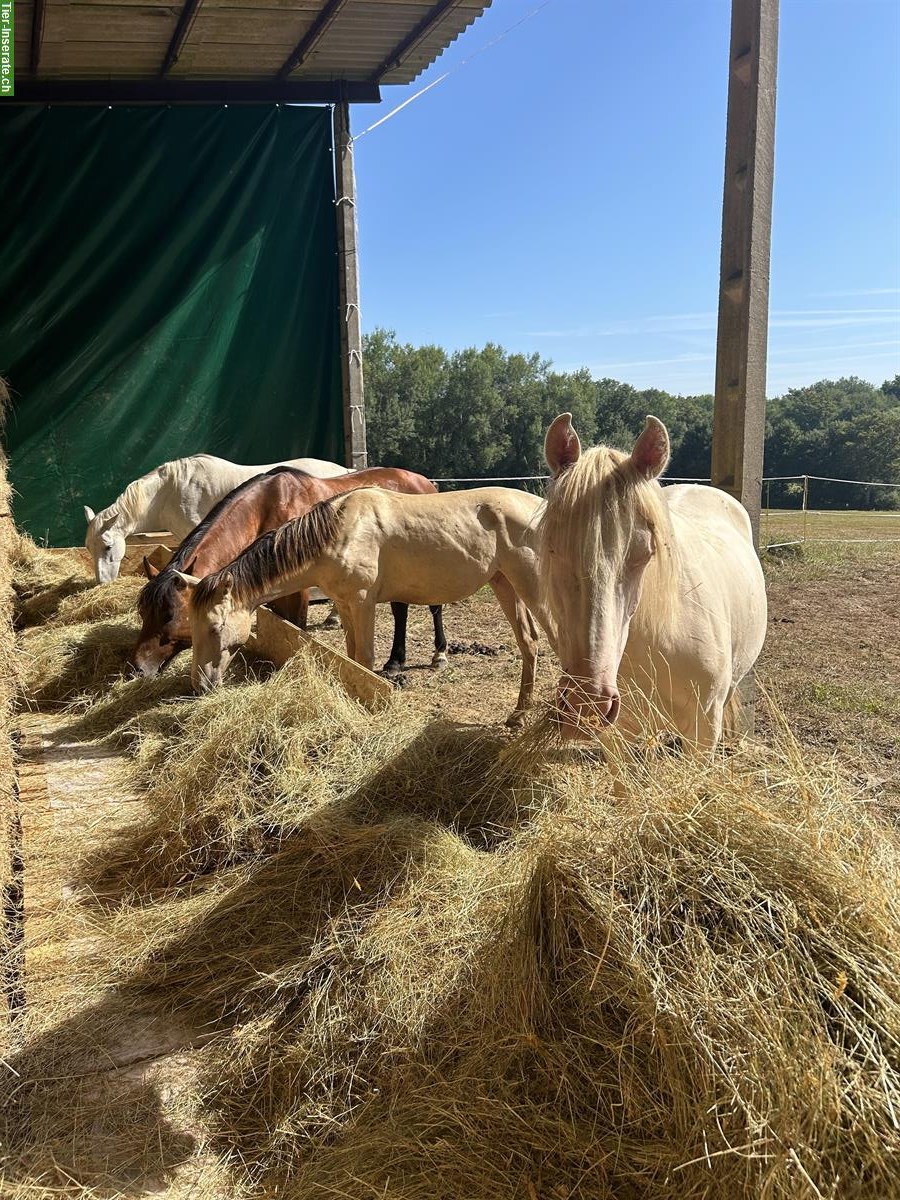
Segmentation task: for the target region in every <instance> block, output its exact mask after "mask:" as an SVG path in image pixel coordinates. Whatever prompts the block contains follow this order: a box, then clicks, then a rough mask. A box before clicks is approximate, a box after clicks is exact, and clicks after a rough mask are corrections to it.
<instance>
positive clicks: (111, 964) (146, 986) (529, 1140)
mask: <svg viewBox="0 0 900 1200" xmlns="http://www.w3.org/2000/svg"><path fill="white" fill-rule="evenodd" d="M48 628H49V627H48ZM79 628H81V627H77V626H76V627H71V626H70V627H68V629H69V631H70V632H69V634H67V636H69V637H71V636H72V630H73V629H79ZM78 636H83V635H81V634H79V635H78ZM67 669H68V668H67V667H66V666H65V665H63V666H62V667H61V668H60V670H61V671H63V672H65V671H66V670H67ZM50 675H51V672H50V670H49V668H48V670H47V671H46V672H45V673H44V675H42V676H41V683H40V686H42V687H51V684H52V680H51V678H50ZM176 678H177V677H175V676H173V680H175V679H176ZM66 686H68V685H66ZM157 686H158V688H159V689H160V690H157V691H148V690H142V689H141V685H140V684H134V685H133V684H131V683H128V682H121V683H118V684H116V685H115V688H114V689H113V694H111V695H104V696H103V697H102V698H101V699H100V700H98V701H95V702H93V703H90V694H91V693H90V689H87V690H85V689H83V690H82V701H81V703H80V704H79V706H78V707H77V708H76V709H73V710H72V711H71V712H70V715H69V716H68V718H67V725H66V729H67V731H68V733H67V736H72V735H73V731H77V730H80V731H81V735H82V736H100V735H102V736H104V737H109V736H112V739H113V740H114V741H115V743H116V744H117V745H120V746H127V747H129V748H130V751H131V752H133V754H134V760H133V769H132V784H133V786H134V787H135V788H137V789H139V790H140V791H141V793H142V794H143V795H144V797H145V800H146V806H145V810H144V812H143V813H142V814H140V815H138V816H136V818H135V819H134V821H133V822H132V823H131V824H129V825H127V826H126V827H125V828H123V829H121V830H120V831H119V832H118V833H117V834H115V835H114V836H112V837H109V838H104V839H101V840H100V841H98V840H97V838H96V837H95V838H94V840H93V842H92V846H93V849H92V851H91V853H89V854H87V855H85V854H83V853H82V854H81V855H80V862H79V865H78V867H77V870H76V872H75V874H76V875H77V877H78V880H79V883H80V885H81V887H82V888H83V889H84V893H85V898H84V902H83V907H82V910H81V916H80V919H81V920H84V919H85V916H84V914H85V913H87V914H92V916H91V920H92V921H93V922H94V936H93V939H92V940H91V944H90V945H89V946H87V947H82V948H81V949H80V950H79V949H78V948H76V949H75V950H73V956H70V958H69V960H68V961H69V965H70V971H69V974H68V977H67V978H66V980H65V996H66V998H65V1002H63V998H62V993H63V984H62V982H61V983H60V984H59V985H58V988H59V998H58V1000H57V1001H56V1003H57V1004H58V1006H59V1014H60V1015H59V1017H58V1019H56V1020H55V1021H54V1019H53V1018H52V1016H51V1017H50V1018H48V1019H46V1020H45V1022H44V1024H43V1026H42V1028H41V1030H40V1032H39V1033H37V1034H35V1036H34V1037H33V1038H32V1040H31V1041H30V1043H29V1044H28V1045H27V1046H26V1048H25V1050H24V1051H23V1053H22V1054H21V1055H20V1056H19V1057H18V1058H16V1059H15V1060H14V1062H13V1065H14V1066H15V1067H16V1069H17V1070H19V1072H20V1076H21V1079H20V1080H19V1081H18V1082H17V1084H16V1085H15V1088H14V1089H13V1090H12V1092H11V1094H10V1097H9V1100H10V1103H9V1104H8V1105H7V1106H6V1114H7V1115H6V1120H7V1122H8V1123H9V1125H10V1127H11V1129H12V1142H11V1150H10V1154H9V1157H8V1159H7V1163H6V1167H5V1172H6V1176H5V1180H6V1181H5V1183H4V1188H5V1190H4V1191H3V1195H4V1196H8V1197H10V1198H11V1200H24V1197H26V1196H29V1197H33V1196H47V1197H49V1196H50V1195H59V1194H65V1195H72V1196H83V1197H87V1196H88V1195H96V1194H101V1195H105V1196H111V1195H125V1194H128V1195H130V1194H134V1193H135V1192H136V1191H139V1190H141V1189H143V1190H146V1189H147V1186H148V1180H155V1181H156V1183H157V1185H159V1181H160V1180H163V1181H166V1180H170V1179H171V1177H172V1176H173V1175H174V1176H175V1177H176V1184H174V1185H173V1191H172V1193H171V1194H173V1195H175V1194H187V1181H190V1184H191V1188H192V1190H191V1191H190V1194H191V1195H192V1196H196V1197H202V1198H204V1200H205V1198H207V1197H208V1198H210V1200H211V1198H212V1197H213V1196H222V1195H227V1196H229V1197H240V1196H248V1197H249V1196H251V1195H252V1196H254V1197H276V1196H278V1197H289V1198H290V1200H306V1198H307V1197H309V1198H312V1197H319V1196H330V1197H353V1198H357V1197H368V1196H371V1197H391V1198H392V1200H463V1198H466V1200H468V1198H471V1197H477V1198H479V1200H501V1198H503V1200H507V1198H508V1197H510V1196H522V1197H526V1198H528V1200H562V1198H565V1197H572V1198H575V1197H578V1198H581V1197H585V1198H594V1197H596V1198H598V1200H607V1198H608V1200H613V1198H616V1200H621V1198H623V1197H635V1198H638V1197H646V1198H648V1200H649V1198H651V1197H652V1198H654V1200H657V1198H660V1200H670V1198H671V1200H675V1198H676V1197H677V1198H678V1200H694V1198H697V1200H699V1198H700V1197H704V1198H706V1197H722V1198H723V1200H725V1198H728V1200H731V1198H733V1197H745V1198H747V1200H749V1198H751V1197H752V1198H754V1200H755V1198H757V1197H765V1198H766V1200H781V1198H784V1200H787V1198H793V1197H831V1198H834V1200H837V1198H840V1200H845V1198H851V1200H852V1198H856V1197H859V1198H862V1197H873V1196H878V1197H890V1196H893V1195H896V1194H897V1191H898V1189H897V1182H896V1181H897V1178H898V1166H900V1163H898V1154H900V1133H898V1124H900V1077H898V1062H900V1055H898V1046H900V939H898V930H900V912H898V899H897V897H898V883H900V870H898V867H900V860H898V853H897V845H896V841H895V838H894V836H893V833H892V831H891V830H890V829H888V828H886V827H885V826H883V825H882V824H880V823H879V822H878V821H877V820H875V819H874V818H873V817H872V816H871V815H870V814H869V812H868V809H867V807H866V804H865V803H864V801H863V800H862V799H861V798H860V796H859V795H858V793H857V792H856V791H855V790H854V787H853V786H852V784H851V783H850V782H849V781H848V779H847V778H846V777H845V775H843V774H842V772H841V771H840V769H839V767H838V766H837V765H835V764H834V763H829V762H827V761H826V762H820V761H807V759H806V757H805V755H804V753H803V752H802V751H801V749H800V748H799V747H798V746H797V745H796V744H795V743H794V742H793V741H792V740H791V739H790V737H789V735H788V734H787V733H786V731H784V730H782V731H781V733H780V734H779V736H778V738H777V739H776V744H775V745H772V746H769V747H764V746H761V745H759V744H754V743H752V742H745V743H743V744H742V745H741V746H739V747H737V748H736V749H735V751H734V752H733V753H727V754H722V755H720V756H719V757H717V758H716V759H715V761H713V762H702V763H698V762H697V761H695V760H692V759H689V758H687V757H684V756H679V755H673V754H659V753H658V752H657V751H656V748H655V747H645V748H642V749H641V751H640V752H639V753H634V752H633V751H632V750H630V749H628V748H626V747H624V746H623V745H622V744H621V743H619V742H618V741H617V740H616V739H615V738H612V739H609V740H608V741H607V742H606V744H605V746H604V748H603V754H602V756H601V755H600V754H599V753H598V752H597V751H596V750H593V751H589V752H579V751H571V750H568V749H563V748H561V747H559V746H558V745H557V744H556V742H555V736H554V734H553V730H552V728H551V726H550V725H549V724H548V722H547V721H546V719H545V718H539V719H538V720H537V722H536V723H535V725H534V727H533V729H532V730H531V731H529V732H527V733H526V734H525V735H524V736H523V738H522V739H521V740H520V741H518V742H509V741H506V740H504V738H503V737H501V736H500V735H495V734H494V733H492V732H490V731H478V730H472V729H471V728H467V727H459V726H453V725H450V724H447V723H443V724H437V725H435V724H428V723H426V722H425V721H424V720H423V719H422V717H421V716H420V715H418V714H417V712H416V708H415V703H414V699H407V698H406V697H405V696H398V698H397V700H396V702H395V703H394V704H392V705H390V706H389V707H388V708H387V709H386V710H385V711H384V712H382V713H378V714H374V715H372V714H369V713H367V712H365V710H363V709H362V708H360V707H359V706H357V705H356V704H355V703H354V702H353V701H351V700H349V699H348V698H347V697H346V696H345V695H344V694H343V693H342V692H341V691H340V690H339V689H338V688H337V687H336V686H335V684H334V683H333V682H331V681H330V680H328V679H326V678H324V677H323V676H321V675H319V674H318V673H317V672H316V670H315V669H314V667H313V666H312V665H310V664H305V663H303V662H296V661H295V663H294V664H293V665H292V666H291V667H290V668H288V669H287V670H285V671H282V672H279V673H278V674H276V675H274V676H273V677H272V678H271V679H269V680H267V681H261V680H254V679H252V678H248V679H247V680H245V681H244V682H242V683H239V684H237V685H235V686H231V687H228V688H226V689H224V690H222V691H220V692H218V693H216V694H213V695H211V696H208V697H205V698H204V699H203V700H202V701H199V702H194V701H190V700H185V699H184V698H183V697H182V696H179V695H178V694H177V689H174V687H173V691H172V692H170V693H166V692H165V691H164V690H162V688H163V685H162V683H160V684H158V685H157ZM51 690H52V689H51ZM61 690H65V689H64V688H57V691H61ZM85 697H87V699H85ZM86 704H87V707H85V705H86ZM92 722H93V724H92ZM110 730H112V731H113V732H112V735H110ZM601 759H602V761H601ZM79 954H81V955H82V959H79V957H78V956H79ZM85 956H87V957H85ZM88 961H90V962H92V963H94V964H95V970H94V971H93V973H92V972H91V971H89V970H87V969H84V970H82V971H79V970H78V964H79V962H85V963H86V962H88ZM73 976H74V979H73ZM82 976H83V978H82ZM44 995H45V1003H46V1004H47V1005H48V1006H49V1008H50V1010H51V1013H52V1006H53V1002H54V1001H53V988H52V985H51V983H50V982H49V981H48V982H47V983H46V984H45V988H44ZM129 1021H131V1022H132V1024H135V1023H137V1024H140V1023H141V1022H143V1023H147V1022H151V1023H153V1022H156V1023H157V1024H161V1025H164V1024H165V1023H166V1022H176V1023H177V1025H178V1027H179V1028H181V1029H182V1030H184V1031H185V1033H184V1037H185V1039H188V1038H190V1039H193V1045H194V1047H195V1048H194V1050H193V1051H192V1053H191V1054H190V1055H189V1062H188V1065H187V1066H185V1068H184V1069H183V1071H182V1074H181V1076H180V1077H179V1084H178V1086H177V1087H175V1086H173V1087H172V1088H170V1090H169V1091H168V1092H166V1091H165V1089H162V1090H160V1089H158V1088H156V1087H151V1086H150V1085H149V1084H148V1083H147V1081H146V1078H145V1077H141V1078H142V1082H141V1083H140V1084H134V1085H133V1086H132V1087H131V1089H130V1090H129V1089H128V1088H126V1087H125V1085H124V1083H123V1082H122V1078H121V1077H119V1076H115V1077H112V1076H109V1077H107V1076H104V1077H102V1079H101V1080H100V1081H99V1082H96V1083H95V1084H92V1086H91V1087H90V1088H88V1087H86V1086H83V1085H82V1084H81V1083H79V1082H78V1078H76V1077H79V1072H81V1073H82V1074H83V1072H84V1070H85V1064H86V1062H90V1061H91V1056H92V1055H93V1059H94V1061H96V1060H97V1058H98V1057H101V1058H102V1056H103V1054H104V1053H105V1048H108V1046H109V1044H110V1039H111V1038H113V1036H114V1034H115V1031H117V1030H121V1029H122V1028H123V1027H127V1025H128V1023H129ZM113 1078H115V1079H117V1080H118V1082H117V1083H116V1085H115V1087H114V1086H113V1083H112V1082H111V1080H112V1079H113ZM73 1080H74V1082H72V1083H71V1086H70V1085H69V1081H73ZM116 1087H117V1088H118V1089H119V1091H115V1088H116ZM111 1089H112V1092H115V1095H113V1094H112V1092H111ZM123 1092H124V1094H121V1093H123ZM167 1096H168V1099H167ZM26 1111H27V1114H28V1121H27V1122H25V1121H24V1120H23V1119H22V1114H23V1112H26ZM124 1115H128V1116H130V1117H133V1118H134V1120H133V1122H132V1123H131V1124H130V1125H129V1126H128V1128H129V1129H130V1130H131V1132H130V1133H128V1134H127V1135H126V1134H125V1132H124V1129H123V1120H124ZM123 1156H124V1159H125V1160H126V1161H127V1170H126V1167H125V1166H124V1165H123ZM192 1171H193V1174H192V1173H191V1172H192ZM73 1180H75V1181H77V1184H78V1186H76V1185H75V1184H74V1183H73V1182H72V1181H73ZM178 1180H180V1181H181V1183H180V1184H179V1183H178V1182H177V1181H178ZM54 1187H55V1188H57V1189H59V1190H57V1191H55V1192H53V1191H51V1190H50V1189H51V1188H54ZM179 1187H181V1188H182V1191H180V1192H179V1190H178V1189H179ZM79 1189H80V1190H79Z"/></svg>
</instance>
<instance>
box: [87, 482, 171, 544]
mask: <svg viewBox="0 0 900 1200" xmlns="http://www.w3.org/2000/svg"><path fill="white" fill-rule="evenodd" d="M162 486H163V479H162V476H161V474H160V472H159V471H158V470H156V471H151V472H150V473H149V474H148V475H142V476H141V478H140V479H135V480H134V481H133V482H132V483H129V485H128V487H127V488H126V489H125V491H124V492H123V493H122V494H121V496H119V498H118V499H117V500H116V502H115V504H111V505H110V506H109V508H108V509H106V510H104V511H105V512H109V513H112V512H113V511H115V516H116V520H115V524H116V528H117V529H119V530H120V531H121V532H122V533H124V534H126V535H127V534H129V533H135V532H141V531H142V530H149V529H152V528H153V521H154V519H155V518H156V515H157V509H158V507H159V502H160V493H161V489H162ZM101 515H104V514H101Z"/></svg>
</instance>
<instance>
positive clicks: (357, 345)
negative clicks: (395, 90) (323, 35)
mask: <svg viewBox="0 0 900 1200" xmlns="http://www.w3.org/2000/svg"><path fill="white" fill-rule="evenodd" d="M334 168H335V189H336V200H335V203H336V205H337V240H338V264H337V266H338V288H339V302H338V303H339V320H340V326H341V379H342V381H343V389H344V461H345V462H346V464H347V466H348V467H353V469H354V470H362V469H364V468H365V467H366V465H367V463H368V457H367V454H366V410H365V404H364V399H363V363H362V328H361V322H360V315H359V256H358V252H357V227H356V176H355V173H354V170H353V141H352V139H351V137H350V105H349V104H348V103H347V101H346V100H340V101H338V103H337V104H335V106H334Z"/></svg>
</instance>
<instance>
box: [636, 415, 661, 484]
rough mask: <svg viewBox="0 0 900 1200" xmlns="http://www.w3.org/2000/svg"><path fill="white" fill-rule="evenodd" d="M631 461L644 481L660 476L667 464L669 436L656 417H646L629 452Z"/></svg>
mask: <svg viewBox="0 0 900 1200" xmlns="http://www.w3.org/2000/svg"><path fill="white" fill-rule="evenodd" d="M631 461H632V462H633V463H634V465H635V467H636V468H637V471H638V473H639V474H640V475H643V476H644V478H645V479H655V478H656V477H657V475H662V473H663V471H664V470H665V469H666V467H667V466H668V463H669V434H668V430H667V429H666V427H665V425H663V423H662V421H660V420H659V418H658V417H647V420H646V422H645V423H644V428H643V430H642V431H641V434H640V437H639V438H638V440H637V441H636V442H635V443H634V446H633V448H632V451H631Z"/></svg>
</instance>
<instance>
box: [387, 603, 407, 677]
mask: <svg viewBox="0 0 900 1200" xmlns="http://www.w3.org/2000/svg"><path fill="white" fill-rule="evenodd" d="M391 616H392V617H393V618H394V640H393V642H392V643H391V653H390V656H389V658H388V660H387V662H386V663H385V664H384V666H383V667H382V668H381V673H382V674H383V675H399V674H400V672H401V671H402V670H403V668H404V667H405V666H406V620H407V617H408V616H409V605H408V604H400V603H399V602H398V601H397V600H392V601H391Z"/></svg>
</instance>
